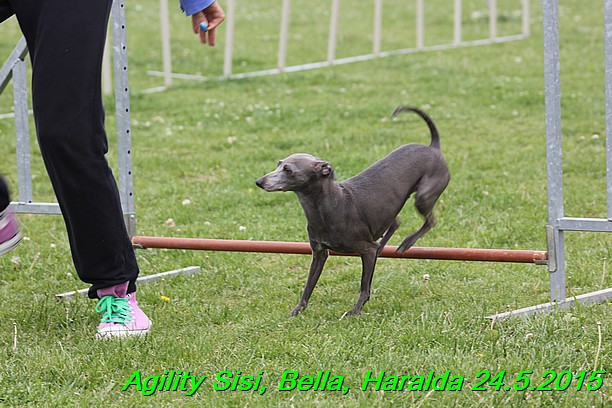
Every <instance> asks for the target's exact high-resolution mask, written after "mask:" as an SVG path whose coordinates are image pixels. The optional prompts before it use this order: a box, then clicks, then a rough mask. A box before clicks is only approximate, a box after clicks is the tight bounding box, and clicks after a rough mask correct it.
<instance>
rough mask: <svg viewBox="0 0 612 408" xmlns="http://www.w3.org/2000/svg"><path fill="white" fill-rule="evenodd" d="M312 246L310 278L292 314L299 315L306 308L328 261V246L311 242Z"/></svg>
mask: <svg viewBox="0 0 612 408" xmlns="http://www.w3.org/2000/svg"><path fill="white" fill-rule="evenodd" d="M311 247H312V261H311V263H310V271H309V272H308V280H306V285H305V286H304V293H302V298H301V299H300V301H299V302H298V304H297V306H296V307H295V308H293V310H292V311H291V313H290V316H297V315H298V313H300V312H301V311H302V310H304V309H306V306H308V300H309V299H310V295H311V294H312V291H313V290H314V288H315V286H316V284H317V281H318V280H319V277H320V276H321V271H323V266H324V265H325V261H327V257H328V256H329V251H328V250H327V249H326V248H323V246H321V245H320V244H311Z"/></svg>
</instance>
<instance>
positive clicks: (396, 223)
mask: <svg viewBox="0 0 612 408" xmlns="http://www.w3.org/2000/svg"><path fill="white" fill-rule="evenodd" d="M399 226H400V223H399V221H398V220H397V218H396V219H394V220H393V223H392V224H391V225H390V226H389V228H388V229H387V231H386V232H385V235H383V237H382V239H381V240H380V242H379V243H378V245H380V246H379V247H378V250H377V251H376V256H379V255H380V253H381V252H382V250H383V248H384V247H385V245H387V242H389V239H391V236H393V234H394V233H395V231H397V229H398V228H399Z"/></svg>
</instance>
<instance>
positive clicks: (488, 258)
mask: <svg viewBox="0 0 612 408" xmlns="http://www.w3.org/2000/svg"><path fill="white" fill-rule="evenodd" d="M132 244H134V245H135V246H138V247H141V248H165V249H193V250H202V251H232V252H267V253H279V254H305V255H310V254H312V251H311V249H310V244H308V243H307V242H281V241H249V240H231V239H203V238H165V237H141V236H135V237H132ZM396 249H397V247H394V246H386V247H385V248H384V249H383V251H382V253H381V254H380V256H381V257H385V258H411V259H440V260H449V261H482V262H518V263H535V264H546V263H547V259H548V256H547V253H546V251H531V250H517V249H481V248H432V247H412V248H410V249H409V250H407V251H406V252H404V253H403V254H398V253H396V252H395V250H396ZM329 253H330V255H345V256H355V255H356V254H343V253H338V252H334V251H330V252H329Z"/></svg>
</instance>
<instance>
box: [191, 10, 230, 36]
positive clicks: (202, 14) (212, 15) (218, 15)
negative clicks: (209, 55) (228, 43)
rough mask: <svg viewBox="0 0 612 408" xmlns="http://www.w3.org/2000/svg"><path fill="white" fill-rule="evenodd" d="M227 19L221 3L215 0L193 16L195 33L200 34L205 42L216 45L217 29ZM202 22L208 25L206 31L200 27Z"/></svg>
mask: <svg viewBox="0 0 612 408" xmlns="http://www.w3.org/2000/svg"><path fill="white" fill-rule="evenodd" d="M223 20H225V13H224V12H223V9H222V8H221V6H219V4H218V3H217V2H216V1H215V2H214V3H213V4H211V5H210V6H208V7H207V8H205V9H204V10H202V11H198V12H197V13H195V14H193V15H192V16H191V23H192V25H193V32H194V34H199V35H200V41H201V42H202V43H203V44H206V43H208V45H210V46H211V47H214V46H215V42H216V38H215V37H216V35H215V31H216V28H217V26H218V25H219V24H221V23H222V22H223ZM200 23H205V24H206V26H207V27H208V28H207V30H206V31H203V30H201V29H200Z"/></svg>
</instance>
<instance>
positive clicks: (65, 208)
mask: <svg viewBox="0 0 612 408" xmlns="http://www.w3.org/2000/svg"><path fill="white" fill-rule="evenodd" d="M9 2H10V4H11V6H12V9H13V10H14V11H15V14H16V15H17V19H18V21H19V24H20V26H21V29H22V31H23V33H24V35H25V37H26V40H27V43H28V48H29V51H30V58H31V60H32V100H33V108H34V120H35V124H36V131H37V135H38V141H39V145H40V148H41V152H42V156H43V159H44V162H45V165H46V167H47V171H48V173H49V177H50V179H51V182H52V184H53V188H54V191H55V194H56V196H57V200H58V203H59V205H60V208H61V210H62V215H63V217H64V221H65V223H66V228H67V231H68V238H69V241H70V248H71V251H72V258H73V260H74V265H75V268H76V271H77V273H78V275H79V278H80V279H81V280H83V281H84V282H87V283H90V284H91V288H90V290H89V297H91V298H99V297H100V295H99V290H101V289H107V288H112V287H115V286H119V285H121V286H123V285H124V284H125V283H126V282H127V293H133V292H134V291H135V290H136V284H135V281H136V278H137V276H138V272H139V271H138V265H137V262H136V257H135V254H134V249H133V247H132V244H131V242H130V239H129V237H128V234H127V231H126V227H125V223H124V219H123V214H122V210H121V203H120V200H119V191H118V189H117V184H116V182H115V178H114V177H113V174H112V171H111V169H110V167H109V166H108V163H107V161H106V158H105V155H106V153H107V151H108V142H107V138H106V133H105V129H104V110H103V106H102V95H101V66H102V55H103V51H104V43H105V39H106V29H107V25H108V17H109V13H110V8H111V4H112V0H96V1H94V2H87V1H85V2H84V1H82V0H9Z"/></svg>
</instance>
